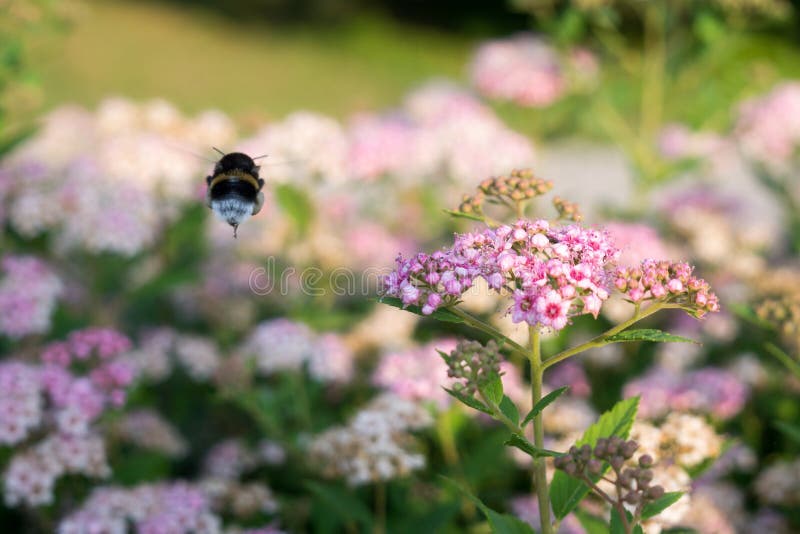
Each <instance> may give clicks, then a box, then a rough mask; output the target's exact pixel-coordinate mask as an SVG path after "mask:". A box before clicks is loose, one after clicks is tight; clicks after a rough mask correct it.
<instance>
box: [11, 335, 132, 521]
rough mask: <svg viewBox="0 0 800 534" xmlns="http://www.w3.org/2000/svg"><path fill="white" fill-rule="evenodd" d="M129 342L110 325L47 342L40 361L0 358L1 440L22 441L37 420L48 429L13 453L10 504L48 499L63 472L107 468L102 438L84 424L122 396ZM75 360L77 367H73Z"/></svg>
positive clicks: (99, 473) (95, 472)
mask: <svg viewBox="0 0 800 534" xmlns="http://www.w3.org/2000/svg"><path fill="white" fill-rule="evenodd" d="M129 348H130V341H128V338H126V337H125V336H123V335H122V334H120V333H118V332H116V331H115V330H110V329H102V328H89V329H85V330H78V331H76V332H73V333H72V334H71V335H70V336H69V337H68V339H67V341H63V342H55V343H51V344H50V345H48V346H47V347H45V349H44V350H43V351H42V354H41V359H42V364H41V365H38V366H34V365H28V364H23V363H18V362H13V361H11V362H6V363H2V364H0V443H5V444H10V445H17V444H20V443H21V442H23V441H24V440H25V439H26V438H28V437H29V435H30V433H31V432H32V431H33V430H37V429H40V428H42V427H43V428H42V429H43V430H44V431H46V432H48V435H47V437H46V438H45V439H43V440H42V441H40V442H38V443H37V444H35V445H33V446H31V447H28V448H26V449H24V450H22V451H21V452H19V453H18V454H16V455H15V456H14V457H13V459H12V460H11V463H10V464H9V466H8V469H7V470H6V472H5V475H4V483H5V492H4V494H5V500H6V502H7V503H8V504H9V505H11V506H14V505H17V504H20V503H27V504H29V505H42V504H48V503H51V502H52V500H53V488H54V486H55V483H56V480H57V479H58V478H59V477H60V476H62V475H64V474H70V473H71V474H83V475H87V476H94V477H104V476H107V475H108V474H109V473H110V469H109V467H108V464H107V462H106V453H105V447H104V444H103V439H102V437H100V436H99V435H97V434H95V433H93V432H92V431H91V429H90V425H91V424H92V423H93V422H94V421H95V420H96V419H97V418H98V417H99V416H100V415H101V414H102V412H103V411H104V410H105V409H106V408H107V407H108V406H111V405H114V406H118V405H120V404H122V403H123V402H124V400H125V389H126V388H127V387H128V386H129V385H130V383H131V382H132V380H133V377H134V376H133V368H132V367H131V366H130V365H129V364H128V363H127V362H125V361H124V360H123V359H122V358H121V356H122V354H123V353H124V352H125V351H127V350H128V349H129ZM73 364H76V365H75V367H78V366H80V367H81V368H82V369H83V371H81V372H73V371H72V370H71V367H73ZM51 424H52V425H54V428H53V427H51V426H50V425H51Z"/></svg>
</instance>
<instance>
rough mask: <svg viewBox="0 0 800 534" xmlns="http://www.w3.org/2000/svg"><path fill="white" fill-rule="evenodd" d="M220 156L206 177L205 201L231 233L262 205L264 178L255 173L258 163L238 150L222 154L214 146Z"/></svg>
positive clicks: (259, 209)
mask: <svg viewBox="0 0 800 534" xmlns="http://www.w3.org/2000/svg"><path fill="white" fill-rule="evenodd" d="M214 150H216V151H217V152H219V153H220V154H222V157H221V158H220V159H219V161H217V162H216V164H215V165H214V173H213V174H212V175H211V176H208V177H206V184H207V185H208V189H206V205H207V206H208V207H209V208H211V210H212V211H213V212H214V214H215V215H216V216H217V217H219V218H220V219H222V220H223V221H225V222H227V223H228V224H230V225H231V226H232V227H233V237H236V231H237V229H238V228H239V225H240V224H242V223H243V222H244V221H246V220H247V219H249V218H250V217H251V216H252V215H255V214H256V213H258V212H259V211H261V207H262V206H263V205H264V193H263V192H262V191H261V189H262V188H263V187H264V180H262V179H261V178H259V177H258V171H259V170H260V167H259V166H258V165H256V162H255V160H257V159H259V158H263V157H264V156H259V157H258V158H251V157H250V156H248V155H247V154H242V153H241V152H231V153H229V154H226V153H224V152H222V151H221V150H219V149H218V148H214Z"/></svg>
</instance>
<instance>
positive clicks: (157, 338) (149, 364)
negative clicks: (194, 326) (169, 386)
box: [127, 328, 222, 382]
mask: <svg viewBox="0 0 800 534" xmlns="http://www.w3.org/2000/svg"><path fill="white" fill-rule="evenodd" d="M127 360H128V361H129V362H130V363H131V364H133V365H134V367H135V368H136V369H137V370H138V374H139V375H140V376H143V377H145V378H146V379H149V380H151V381H154V382H158V381H161V380H164V379H166V378H167V377H168V376H169V375H170V374H171V373H172V371H173V369H174V367H175V364H176V363H177V364H179V365H180V367H182V368H183V369H184V370H185V371H186V372H187V373H188V374H189V376H190V377H191V378H192V379H193V380H195V381H198V382H206V381H208V380H209V379H210V378H212V377H213V376H214V373H215V372H216V370H217V369H218V368H219V366H220V363H221V361H222V356H221V355H220V352H219V349H218V348H217V346H216V345H215V344H214V342H213V341H211V340H209V339H207V338H204V337H201V336H196V335H190V334H182V333H180V332H177V331H175V330H173V329H170V328H159V329H156V330H152V331H150V332H147V333H146V334H145V335H144V336H143V337H142V339H141V340H140V343H139V345H138V347H137V348H136V349H135V350H132V351H130V352H129V353H128V355H127Z"/></svg>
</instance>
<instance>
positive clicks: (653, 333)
mask: <svg viewBox="0 0 800 534" xmlns="http://www.w3.org/2000/svg"><path fill="white" fill-rule="evenodd" d="M605 340H606V341H608V342H609V343H627V342H630V341H653V342H655V343H695V344H697V345H699V344H700V343H698V342H697V341H695V340H693V339H689V338H688V337H683V336H676V335H674V334H669V333H667V332H663V331H661V330H657V329H655V328H642V329H639V330H624V331H622V332H620V333H618V334H614V335H613V336H608V337H607V338H605Z"/></svg>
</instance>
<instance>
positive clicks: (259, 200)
mask: <svg viewBox="0 0 800 534" xmlns="http://www.w3.org/2000/svg"><path fill="white" fill-rule="evenodd" d="M263 206H264V193H263V192H261V191H259V192H258V195H256V203H255V204H254V205H253V215H255V214H256V213H258V212H259V211H261V208H262V207H263Z"/></svg>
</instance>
